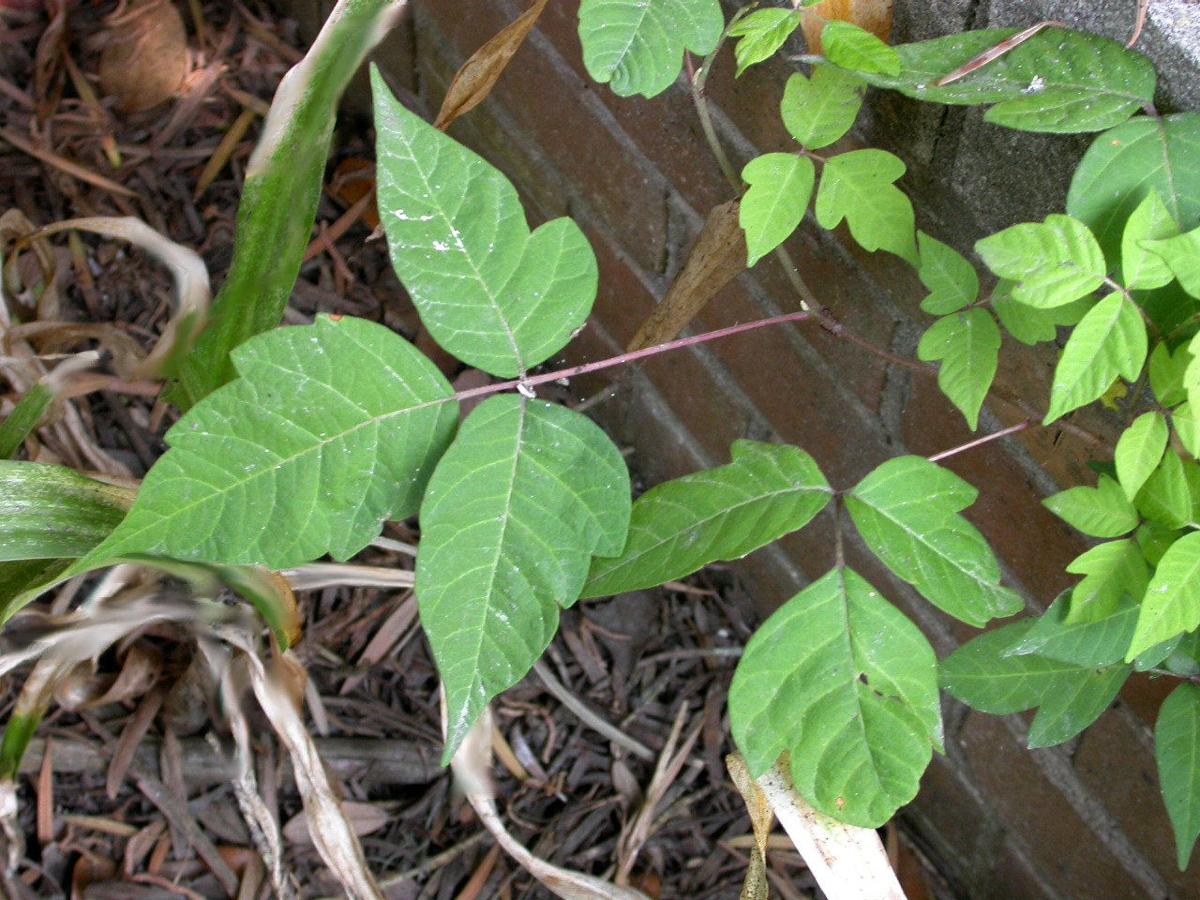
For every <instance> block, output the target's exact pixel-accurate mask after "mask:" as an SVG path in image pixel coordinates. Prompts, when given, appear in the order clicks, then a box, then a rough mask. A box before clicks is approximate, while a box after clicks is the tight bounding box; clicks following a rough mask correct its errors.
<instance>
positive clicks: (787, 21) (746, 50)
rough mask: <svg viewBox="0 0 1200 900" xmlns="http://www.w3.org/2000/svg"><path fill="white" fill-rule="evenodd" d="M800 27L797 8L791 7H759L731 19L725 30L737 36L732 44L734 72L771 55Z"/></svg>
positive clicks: (741, 70) (738, 71) (741, 71)
mask: <svg viewBox="0 0 1200 900" xmlns="http://www.w3.org/2000/svg"><path fill="white" fill-rule="evenodd" d="M799 27H800V12H799V10H794V9H759V10H755V11H754V12H752V13H750V15H748V16H743V17H742V18H741V19H739V20H738V21H736V22H734V23H732V24H731V25H730V26H729V29H728V31H727V32H726V33H727V34H728V35H729V36H730V37H733V38H740V40H739V41H738V42H737V43H736V44H735V45H734V48H733V55H734V58H735V59H736V60H737V74H738V75H741V74H742V73H743V72H745V71H746V70H747V69H748V68H750V67H751V66H753V65H755V64H756V63H760V62H762V61H763V60H765V59H770V58H771V57H772V56H773V55H774V54H775V51H776V50H778V49H779V48H780V47H782V46H783V44H784V42H785V41H786V40H787V39H788V38H789V37H791V36H792V32H794V31H795V30H796V29H797V28H799Z"/></svg>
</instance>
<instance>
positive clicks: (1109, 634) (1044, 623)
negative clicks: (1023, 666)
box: [1007, 595, 1138, 666]
mask: <svg viewBox="0 0 1200 900" xmlns="http://www.w3.org/2000/svg"><path fill="white" fill-rule="evenodd" d="M1074 602H1075V601H1074V598H1073V596H1072V597H1068V596H1067V595H1063V596H1061V597H1059V598H1058V599H1057V600H1055V601H1054V602H1053V603H1052V604H1050V608H1049V609H1047V610H1046V611H1045V612H1044V613H1043V614H1042V615H1041V616H1040V617H1039V618H1037V619H1036V620H1035V622H1034V625H1033V627H1032V628H1030V629H1029V631H1027V632H1026V633H1025V636H1024V637H1023V638H1022V639H1021V640H1019V641H1017V642H1016V643H1015V644H1013V646H1012V647H1011V648H1010V649H1009V650H1008V651H1007V655H1009V656H1027V655H1029V654H1031V653H1034V654H1037V655H1038V656H1044V657H1047V658H1048V659H1056V660H1060V661H1061V662H1069V663H1074V664H1075V665H1079V666H1110V665H1113V664H1114V663H1119V662H1121V661H1122V660H1123V659H1124V658H1125V650H1126V649H1127V648H1128V647H1129V641H1130V640H1131V639H1132V638H1133V630H1134V628H1135V627H1137V617H1138V605H1137V602H1136V601H1135V600H1134V599H1133V598H1132V597H1130V596H1128V595H1124V596H1123V597H1122V599H1121V601H1120V602H1119V604H1118V605H1117V606H1116V607H1115V608H1114V609H1112V610H1111V611H1110V612H1109V614H1108V615H1105V616H1103V617H1099V618H1088V619H1086V620H1080V619H1076V620H1075V621H1071V616H1070V614H1069V609H1070V606H1071V605H1072V604H1073V603H1074Z"/></svg>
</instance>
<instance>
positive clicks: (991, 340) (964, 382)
mask: <svg viewBox="0 0 1200 900" xmlns="http://www.w3.org/2000/svg"><path fill="white" fill-rule="evenodd" d="M917 356H918V357H919V358H920V359H922V360H924V361H925V362H933V361H935V360H942V364H941V366H940V367H939V368H938V386H939V387H940V388H941V389H942V393H943V394H945V395H946V396H947V397H949V398H950V400H951V402H953V403H954V405H955V406H957V407H958V409H959V411H961V412H962V414H963V416H964V417H965V418H966V420H967V424H968V425H969V426H971V430H972V431H974V430H975V429H976V428H978V427H979V409H980V407H982V406H983V399H984V397H986V396H987V392H988V389H989V388H991V386H992V379H993V378H995V377H996V362H997V360H998V359H999V356H1000V329H999V328H997V327H996V321H995V319H993V318H992V317H991V315H990V314H989V313H988V311H987V310H985V309H979V308H975V309H968V310H966V311H965V312H959V313H952V314H951V315H948V316H946V317H945V318H942V319H938V320H937V321H936V322H934V323H933V325H932V326H931V327H930V329H929V330H928V331H926V332H925V334H924V335H923V336H922V337H921V343H920V344H919V345H918V346H917Z"/></svg>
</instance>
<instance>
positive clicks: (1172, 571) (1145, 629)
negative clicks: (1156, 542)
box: [1125, 531, 1200, 660]
mask: <svg viewBox="0 0 1200 900" xmlns="http://www.w3.org/2000/svg"><path fill="white" fill-rule="evenodd" d="M1197 627H1200V531H1193V532H1191V533H1189V534H1186V535H1184V536H1183V537H1181V538H1180V539H1179V540H1177V541H1175V543H1173V544H1171V546H1170V547H1169V548H1168V549H1167V552H1166V553H1165V554H1163V557H1162V559H1161V560H1159V562H1158V567H1157V568H1156V569H1155V570H1154V577H1152V578H1151V579H1150V585H1149V587H1147V588H1146V596H1145V597H1144V598H1143V600H1142V612H1141V615H1140V616H1139V617H1138V625H1137V630H1136V631H1135V632H1134V634H1133V641H1132V643H1131V644H1130V646H1129V650H1128V651H1126V653H1125V659H1127V660H1132V659H1133V658H1134V657H1136V656H1137V655H1138V654H1139V653H1141V652H1143V651H1144V650H1146V649H1148V648H1150V647H1153V646H1154V645H1155V644H1157V643H1160V642H1162V641H1165V640H1168V639H1169V638H1173V637H1175V635H1177V634H1183V633H1184V632H1187V631H1194V630H1195V629H1196V628H1197Z"/></svg>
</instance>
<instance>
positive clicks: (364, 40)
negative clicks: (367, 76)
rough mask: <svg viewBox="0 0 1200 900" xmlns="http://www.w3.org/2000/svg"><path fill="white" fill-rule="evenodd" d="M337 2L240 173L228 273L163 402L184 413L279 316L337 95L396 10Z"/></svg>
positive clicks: (388, 0)
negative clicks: (205, 326)
mask: <svg viewBox="0 0 1200 900" xmlns="http://www.w3.org/2000/svg"><path fill="white" fill-rule="evenodd" d="M403 6H404V4H402V3H397V2H396V0H339V2H338V4H337V6H336V7H334V9H333V10H332V11H331V12H330V15H329V19H328V20H327V21H326V23H325V26H324V27H323V28H322V29H321V33H320V34H319V35H318V37H317V39H316V40H315V41H314V42H313V45H312V48H311V49H310V50H309V52H308V53H307V54H306V55H305V56H304V58H303V59H302V60H301V61H300V62H299V63H297V64H296V65H295V66H294V67H293V68H292V69H291V70H290V71H289V72H288V73H287V75H286V76H285V77H284V79H283V81H281V82H280V85H279V90H278V91H277V93H276V95H275V99H274V100H273V101H272V104H271V110H270V112H269V113H268V114H267V118H266V121H265V122H264V123H263V137H262V140H261V141H260V142H259V145H258V146H257V147H256V148H255V151H254V155H253V156H252V157H251V158H250V160H249V162H248V164H247V166H246V171H245V183H244V184H243V186H242V198H241V202H240V203H239V204H238V214H237V240H236V241H234V245H233V262H232V264H231V266H230V268H229V275H228V277H227V278H226V279H225V283H224V284H223V285H221V290H220V292H219V293H218V294H217V298H216V300H215V301H214V303H213V307H212V312H211V314H210V316H209V326H208V329H207V330H206V331H205V332H204V333H203V334H201V335H200V338H199V340H198V341H197V343H196V346H195V348H194V349H193V350H192V351H191V353H190V354H189V355H188V356H187V357H186V358H185V359H184V360H183V364H182V366H181V369H180V372H179V379H180V380H179V384H178V386H177V387H176V389H175V390H174V391H173V392H172V394H171V399H172V400H174V401H175V402H176V403H178V404H179V405H180V406H182V407H183V408H184V409H187V408H188V407H190V406H191V405H192V404H194V403H196V402H197V401H198V400H200V398H201V397H203V396H204V395H205V394H207V393H209V391H212V390H215V389H216V388H218V387H220V386H221V385H222V384H224V383H225V382H227V381H229V380H230V379H232V378H234V377H235V371H234V366H233V364H232V362H231V361H230V358H229V355H230V353H231V352H232V351H233V349H234V348H235V347H237V346H238V345H239V344H241V343H242V342H243V341H245V340H247V339H248V338H250V337H251V336H253V335H256V334H259V333H261V332H263V331H267V330H268V329H271V328H274V327H275V326H276V325H278V324H279V323H280V321H281V320H282V319H283V311H284V309H285V308H286V307H287V302H288V298H289V297H291V294H292V288H293V287H294V286H295V284H296V276H297V275H298V274H299V272H300V263H301V262H302V261H303V259H304V251H305V248H307V247H308V242H309V240H310V239H311V238H312V229H313V222H314V221H315V220H316V216H317V201H318V200H320V199H321V185H322V183H323V182H324V178H325V162H326V160H327V159H328V157H329V144H330V141H331V140H332V138H333V125H334V122H335V121H336V120H337V108H338V103H339V102H340V101H341V96H342V92H343V91H344V90H345V88H346V85H347V84H348V83H349V82H350V79H351V77H352V76H353V75H354V73H355V72H357V71H358V69H359V66H360V65H361V64H362V61H363V58H364V57H365V56H366V55H367V53H368V52H369V51H370V50H371V48H372V47H374V46H375V45H376V44H377V43H379V41H380V40H382V39H383V36H384V35H385V34H387V32H388V28H389V27H390V26H391V24H392V23H393V22H395V21H396V18H397V16H398V14H399V12H400V11H401V10H402V9H403Z"/></svg>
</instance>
